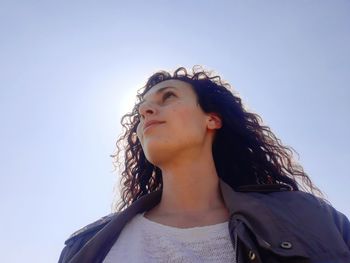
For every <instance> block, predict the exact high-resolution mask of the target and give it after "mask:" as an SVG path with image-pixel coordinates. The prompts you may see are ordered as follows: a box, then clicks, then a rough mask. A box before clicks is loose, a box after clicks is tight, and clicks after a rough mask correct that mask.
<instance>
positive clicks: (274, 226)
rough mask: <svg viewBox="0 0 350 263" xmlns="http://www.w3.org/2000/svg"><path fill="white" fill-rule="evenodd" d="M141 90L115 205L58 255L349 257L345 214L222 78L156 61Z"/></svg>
mask: <svg viewBox="0 0 350 263" xmlns="http://www.w3.org/2000/svg"><path fill="white" fill-rule="evenodd" d="M137 97H138V101H137V103H136V104H135V107H134V109H133V111H132V112H131V113H130V114H127V115H125V116H124V117H123V119H122V125H123V127H124V128H125V133H124V134H123V135H122V136H121V137H120V138H119V140H118V144H117V145H118V154H116V155H115V156H114V157H116V159H117V161H118V160H120V159H119V158H118V157H120V156H121V154H122V155H123V156H124V157H123V158H124V163H123V172H122V189H121V200H122V201H121V202H120V203H119V206H118V207H117V210H118V212H116V213H113V214H111V215H109V216H106V217H104V218H102V219H100V220H98V221H97V222H95V223H92V224H90V225H88V226H86V227H85V228H83V229H81V230H79V231H77V232H76V233H74V234H73V235H72V236H71V237H70V238H69V239H68V240H67V241H66V243H65V244H66V246H65V248H64V249H63V251H62V253H61V257H60V259H59V262H106V263H107V262H239V263H241V262H268V263H273V262H290V263H291V262H320V263H321V262H322V263H325V262H333V263H337V262H338V263H340V262H350V223H349V221H348V219H347V218H346V217H345V216H344V215H343V214H341V213H340V212H338V211H336V210H335V209H334V208H333V207H332V206H330V205H329V204H328V203H327V202H325V201H324V200H323V199H322V198H320V197H316V196H317V195H318V196H322V194H321V192H320V191H319V190H318V189H317V188H316V187H315V186H314V185H313V184H312V182H311V180H310V179H309V177H308V176H307V174H306V173H305V172H304V171H303V168H302V167H301V166H300V165H298V164H297V163H296V162H295V161H294V160H293V159H292V151H291V150H290V149H289V148H288V147H286V146H283V145H282V144H281V142H280V140H278V139H277V138H276V136H275V135H274V134H273V133H272V132H271V130H270V129H269V128H268V127H266V126H264V125H262V123H261V118H260V117H259V116H258V115H257V114H254V113H250V112H248V111H247V110H246V109H245V108H244V106H243V104H242V101H241V99H240V98H239V97H238V96H237V95H235V94H234V93H233V92H231V91H230V87H229V85H228V84H226V83H223V81H221V79H220V77H218V76H212V75H211V74H210V73H208V72H206V71H204V70H199V71H198V70H197V71H196V70H194V71H193V72H192V73H188V72H187V71H186V70H185V69H184V68H179V69H177V70H175V72H174V73H173V74H170V73H168V72H165V71H160V72H158V73H155V74H154V75H152V76H151V77H150V78H149V80H148V81H147V83H146V85H145V87H144V88H143V89H142V90H141V92H140V93H139V94H138V96H137ZM301 190H302V191H301Z"/></svg>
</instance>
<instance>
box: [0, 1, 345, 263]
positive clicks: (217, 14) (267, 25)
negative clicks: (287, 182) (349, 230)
mask: <svg viewBox="0 0 350 263" xmlns="http://www.w3.org/2000/svg"><path fill="white" fill-rule="evenodd" d="M349 14H350V2H349V1H348V0H333V1H330V0H327V1H326V0H304V1H302V0H297V1H280V0H266V1H260V0H256V1H253V0H248V1H246V0H244V1H243V0H242V1H184V0H182V1H165V0H164V1H152V0H151V1H33V0H32V1H30V0H27V1H16V0H14V1H1V4H0V120H1V129H0V143H1V145H0V146H1V151H0V158H1V173H0V176H1V185H0V189H1V191H0V200H1V218H0V232H1V234H2V238H1V239H0V240H1V241H0V247H1V251H2V252H1V255H0V261H1V262H35V263H41V262H56V261H57V259H58V256H59V253H60V251H61V249H62V247H63V242H64V240H65V239H66V238H67V237H68V236H69V235H70V234H71V233H72V232H73V231H75V230H77V229H79V228H80V227H82V226H84V225H86V224H88V223H90V222H91V221H93V220H96V219H98V218H100V217H101V216H103V215H105V214H108V213H109V212H110V211H111V202H112V199H113V185H114V183H115V182H116V181H117V175H116V173H115V172H113V166H112V160H111V158H110V157H109V155H110V154H112V153H113V152H114V149H115V147H114V145H115V141H116V138H117V136H118V135H119V133H120V124H119V121H120V118H121V116H122V115H123V114H124V113H126V111H128V110H129V109H131V107H132V103H133V100H134V95H135V90H136V89H138V88H140V87H141V86H142V85H143V84H144V82H145V80H146V78H147V77H148V76H149V75H150V74H151V73H153V72H154V71H156V70H159V69H170V70H171V69H174V68H176V67H178V66H186V67H190V66H192V65H194V64H202V65H204V66H206V67H207V68H209V69H213V70H216V71H217V72H219V73H220V74H221V75H222V76H223V78H224V79H226V80H227V81H228V82H230V83H231V84H232V85H233V86H234V88H235V89H236V90H237V91H238V93H239V94H240V95H241V97H242V99H243V101H244V102H245V104H246V105H247V106H248V108H249V109H250V110H252V111H254V112H256V113H258V114H260V115H261V117H262V118H263V120H264V122H265V124H267V125H269V126H270V127H271V129H272V130H273V131H274V132H275V134H276V135H277V136H278V137H279V138H280V139H281V140H282V142H283V143H284V144H286V145H289V146H292V147H293V148H294V149H295V150H296V151H297V152H298V153H299V154H300V159H299V161H300V163H301V164H302V165H303V167H304V169H305V171H306V172H307V173H308V174H309V175H310V177H311V178H312V180H313V181H314V182H315V183H316V184H317V185H318V186H319V187H320V188H321V189H322V190H323V191H324V192H325V193H326V194H327V196H328V199H329V200H330V201H331V202H332V204H333V205H334V206H335V207H336V208H337V209H338V210H340V211H342V212H343V213H345V214H346V215H348V216H349V215H350V206H349V202H350V194H349V191H348V189H349V184H350V179H349V171H348V165H349V163H350V154H349V148H350V143H349V138H348V136H349V134H350V127H349V123H350V117H349V116H350V103H349V101H350V87H349V82H350V74H349V72H350V49H349V47H350V16H349Z"/></svg>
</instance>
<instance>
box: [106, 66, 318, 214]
mask: <svg viewBox="0 0 350 263" xmlns="http://www.w3.org/2000/svg"><path fill="white" fill-rule="evenodd" d="M169 79H178V80H182V81H185V82H187V83H189V84H191V86H192V88H193V90H194V91H195V93H196V94H197V98H198V103H199V105H200V106H201V108H202V110H203V111H204V112H206V113H213V112H215V113H217V114H219V116H220V117H221V119H222V124H223V125H222V127H221V128H220V129H219V130H218V131H217V133H216V136H215V140H214V142H213V146H212V151H213V158H214V162H215V167H216V169H217V173H218V175H219V177H220V178H221V179H223V180H224V181H225V182H226V183H228V184H229V185H230V186H231V187H232V188H233V189H237V188H238V187H240V186H245V185H252V184H283V185H286V186H289V187H290V188H291V189H292V190H294V191H297V190H303V191H305V192H309V193H312V194H316V195H319V196H323V194H322V192H321V191H320V190H319V189H318V188H317V187H316V186H315V185H314V184H313V183H312V182H311V180H310V178H309V176H308V175H307V174H306V173H305V172H304V170H303V168H302V167H301V166H300V165H299V164H298V163H297V162H296V161H295V160H294V159H293V151H294V152H296V151H295V150H294V149H293V148H292V147H287V146H284V145H283V144H282V143H281V141H280V140H279V139H278V138H277V137H276V136H275V135H274V134H273V132H272V131H271V130H270V128H269V127H267V126H264V125H263V124H262V119H261V117H260V116H259V115H257V114H254V113H252V112H248V111H247V110H246V109H245V107H244V105H243V103H242V100H241V98H240V97H239V96H238V95H237V94H235V92H233V91H231V87H230V85H229V84H228V83H225V82H224V81H222V80H221V78H220V77H219V76H217V75H213V74H212V73H211V72H208V71H206V70H203V69H202V68H201V67H200V68H198V67H194V68H193V69H192V73H188V72H187V70H186V69H185V68H183V67H181V68H178V69H176V70H175V71H174V73H173V74H171V73H169V72H166V71H159V72H157V73H155V74H153V75H152V76H151V77H150V78H149V79H148V81H147V83H146V85H145V86H144V87H143V88H141V89H140V90H139V91H138V94H137V101H136V103H135V106H134V108H133V110H132V112H130V113H128V114H126V115H124V116H123V117H122V119H121V124H122V127H123V133H122V135H121V136H120V137H119V138H118V140H117V150H116V151H117V152H116V154H114V155H112V157H113V158H114V164H115V166H116V167H119V169H120V170H121V171H122V172H121V182H120V186H121V191H120V195H121V201H119V202H118V203H117V204H116V206H115V209H116V210H122V209H124V208H126V207H128V206H129V205H130V204H132V203H133V202H135V201H136V200H137V199H139V198H140V197H142V196H143V195H145V194H148V193H151V192H153V191H156V190H158V189H162V171H161V170H160V169H159V168H158V167H156V166H154V165H153V164H151V163H150V162H148V161H147V159H146V157H145V154H144V152H143V150H142V147H141V144H140V141H139V140H138V138H137V136H136V128H137V125H138V124H139V121H140V119H139V114H138V104H139V103H140V101H141V100H142V98H143V96H144V94H146V93H147V91H148V90H149V89H151V88H152V87H153V86H154V85H156V84H158V83H160V82H162V81H165V80H169ZM292 150H293V151H292ZM296 153H297V152H296ZM121 159H123V161H120V160H121ZM119 200H120V199H119Z"/></svg>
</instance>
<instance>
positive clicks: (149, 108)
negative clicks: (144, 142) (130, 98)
mask: <svg viewBox="0 0 350 263" xmlns="http://www.w3.org/2000/svg"><path fill="white" fill-rule="evenodd" d="M155 112H156V109H155V107H154V105H153V104H151V103H149V102H143V103H142V104H141V105H140V106H139V114H140V115H141V117H142V118H145V117H146V115H152V114H154V113H155Z"/></svg>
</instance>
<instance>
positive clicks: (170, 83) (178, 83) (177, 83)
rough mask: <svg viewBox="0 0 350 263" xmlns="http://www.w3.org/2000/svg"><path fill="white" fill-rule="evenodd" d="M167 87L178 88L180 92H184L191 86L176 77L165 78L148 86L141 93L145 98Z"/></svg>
mask: <svg viewBox="0 0 350 263" xmlns="http://www.w3.org/2000/svg"><path fill="white" fill-rule="evenodd" d="M167 88H173V89H175V90H178V91H180V92H181V91H185V92H186V90H188V89H191V88H192V86H191V84H189V83H187V82H185V81H182V80H178V79H169V80H165V81H162V82H160V83H158V84H156V85H154V86H153V87H152V88H150V89H149V90H148V91H147V92H146V93H145V94H144V95H143V99H147V97H149V96H153V95H154V94H159V93H161V92H162V91H164V90H165V89H167Z"/></svg>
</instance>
